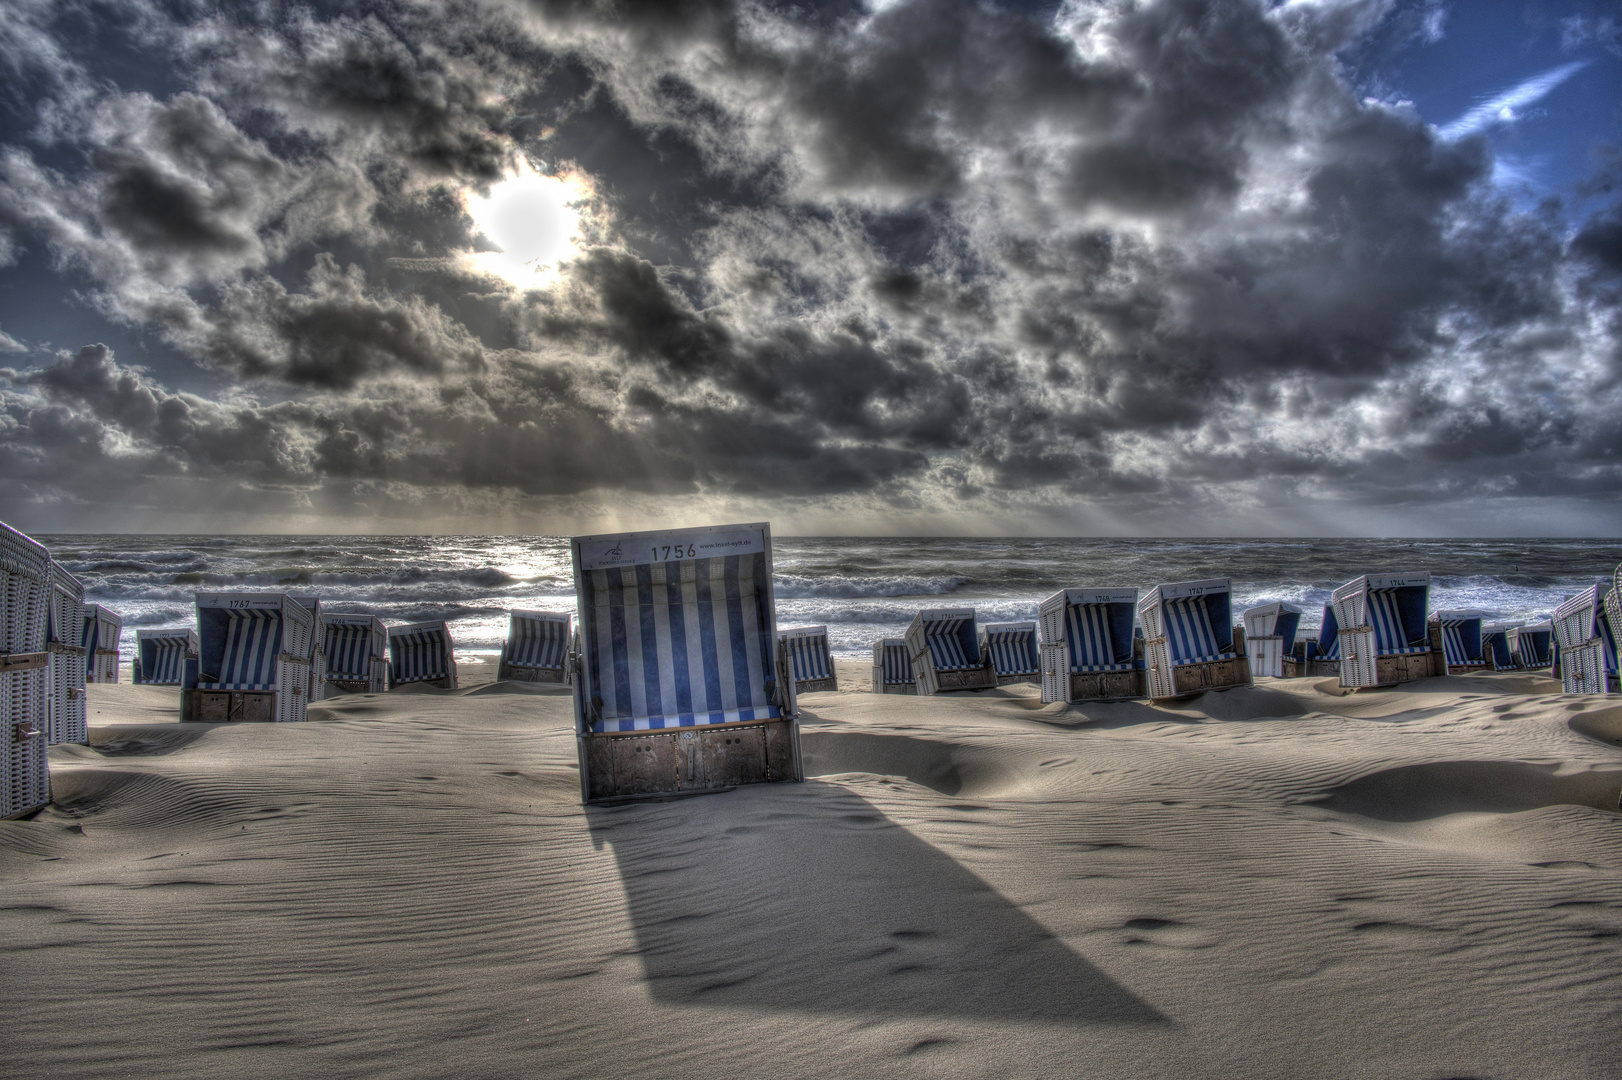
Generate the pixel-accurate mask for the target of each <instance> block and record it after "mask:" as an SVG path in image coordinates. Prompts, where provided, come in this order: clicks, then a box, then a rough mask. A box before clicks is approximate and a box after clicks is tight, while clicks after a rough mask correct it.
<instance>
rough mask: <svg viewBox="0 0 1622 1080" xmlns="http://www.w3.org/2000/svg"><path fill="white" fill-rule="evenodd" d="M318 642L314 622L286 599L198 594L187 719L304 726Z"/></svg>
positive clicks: (183, 693)
mask: <svg viewBox="0 0 1622 1080" xmlns="http://www.w3.org/2000/svg"><path fill="white" fill-rule="evenodd" d="M314 636H315V617H314V616H313V615H312V614H311V613H310V611H309V609H308V608H306V607H305V606H304V605H303V604H300V603H299V602H298V601H297V600H294V599H293V598H292V597H290V596H287V595H285V594H283V593H198V594H197V659H196V660H190V659H188V660H187V661H186V674H185V676H184V677H183V679H182V682H181V690H180V699H181V705H180V709H181V713H180V715H181V719H183V720H192V721H198V722H201V723H222V722H225V721H238V720H241V721H257V722H276V723H289V722H295V721H300V720H304V719H305V717H306V714H307V710H308V708H309V702H310V641H311V639H312V638H313V637H314ZM143 667H144V665H143Z"/></svg>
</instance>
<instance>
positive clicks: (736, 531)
mask: <svg viewBox="0 0 1622 1080" xmlns="http://www.w3.org/2000/svg"><path fill="white" fill-rule="evenodd" d="M571 548H572V553H573V557H574V572H575V588H576V594H577V596H578V597H579V605H580V606H579V612H578V614H579V618H580V628H581V633H580V642H581V663H582V667H583V677H582V678H581V679H579V680H578V681H577V683H576V687H575V693H576V712H577V719H578V722H579V723H581V724H582V725H584V726H585V727H586V728H588V729H589V730H591V731H593V732H596V733H612V732H626V731H652V730H661V729H664V728H676V727H706V726H713V725H718V724H730V723H743V722H750V721H762V720H778V719H782V718H784V717H785V715H788V714H792V713H793V710H794V701H795V699H794V696H793V695H794V688H793V685H792V679H789V678H787V677H786V668H785V678H783V679H782V680H780V679H779V678H778V670H777V667H778V665H777V659H778V644H777V615H776V605H775V603H774V600H773V594H772V573H771V527H770V526H769V525H767V524H765V523H758V524H752V525H726V526H718V527H715V528H701V529H681V530H676V531H669V532H647V533H622V534H617V535H612V536H587V537H576V538H575V539H574V540H572V541H571ZM785 682H786V683H788V685H787V686H784V685H782V683H785Z"/></svg>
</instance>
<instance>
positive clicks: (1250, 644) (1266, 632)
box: [1240, 601, 1301, 679]
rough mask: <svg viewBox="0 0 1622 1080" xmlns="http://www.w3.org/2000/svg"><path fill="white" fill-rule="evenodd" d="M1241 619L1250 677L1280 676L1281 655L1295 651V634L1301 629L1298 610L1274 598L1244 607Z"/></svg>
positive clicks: (1282, 672)
mask: <svg viewBox="0 0 1622 1080" xmlns="http://www.w3.org/2000/svg"><path fill="white" fill-rule="evenodd" d="M1240 618H1241V619H1242V620H1243V622H1244V624H1245V655H1246V656H1247V657H1248V658H1249V660H1250V675H1251V678H1260V677H1262V676H1267V677H1268V678H1273V679H1281V678H1283V677H1284V658H1285V657H1286V656H1288V655H1289V654H1291V653H1292V652H1294V651H1295V636H1296V633H1297V632H1298V631H1299V630H1300V629H1301V609H1300V608H1298V607H1296V606H1295V605H1294V604H1286V603H1284V602H1283V601H1274V602H1273V603H1270V604H1258V605H1257V606H1256V607H1253V608H1246V609H1245V612H1244V614H1243V615H1242V616H1240Z"/></svg>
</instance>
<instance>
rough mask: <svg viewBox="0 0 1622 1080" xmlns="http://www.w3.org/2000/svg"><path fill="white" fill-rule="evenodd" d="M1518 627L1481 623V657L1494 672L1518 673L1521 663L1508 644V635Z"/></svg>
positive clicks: (1510, 623)
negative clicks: (1484, 658)
mask: <svg viewBox="0 0 1622 1080" xmlns="http://www.w3.org/2000/svg"><path fill="white" fill-rule="evenodd" d="M1519 626H1520V624H1519V623H1512V622H1492V623H1483V624H1482V626H1481V655H1482V656H1484V657H1486V659H1487V663H1488V664H1490V665H1492V669H1493V670H1494V671H1519V670H1520V667H1521V661H1520V658H1519V657H1518V656H1516V655H1515V649H1514V646H1513V645H1511V643H1510V637H1509V635H1510V633H1511V632H1512V631H1514V630H1516V629H1518V628H1519Z"/></svg>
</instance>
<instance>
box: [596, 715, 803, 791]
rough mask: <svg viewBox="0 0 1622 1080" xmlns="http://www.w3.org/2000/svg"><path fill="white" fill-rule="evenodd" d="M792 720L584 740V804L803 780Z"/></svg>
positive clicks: (606, 735) (639, 732) (638, 732)
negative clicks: (797, 759) (800, 773)
mask: <svg viewBox="0 0 1622 1080" xmlns="http://www.w3.org/2000/svg"><path fill="white" fill-rule="evenodd" d="M794 725H795V721H792V720H772V721H767V722H766V723H761V724H737V725H725V726H720V727H701V728H672V729H669V730H665V731H628V732H619V733H615V734H603V735H598V734H590V735H582V736H580V758H581V767H582V769H583V770H584V771H585V774H586V801H587V802H603V801H605V800H615V801H617V800H621V799H634V798H658V797H661V796H670V795H680V794H690V793H693V792H699V791H719V790H723V789H726V788H731V787H736V786H738V785H740V784H769V783H782V782H785V781H790V780H798V779H799V766H798V763H797V762H796V761H795V755H794V746H795V741H796V740H795V732H794Z"/></svg>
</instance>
